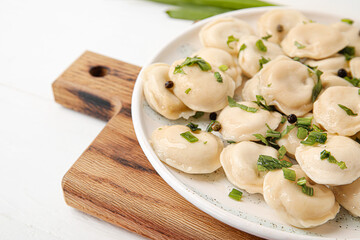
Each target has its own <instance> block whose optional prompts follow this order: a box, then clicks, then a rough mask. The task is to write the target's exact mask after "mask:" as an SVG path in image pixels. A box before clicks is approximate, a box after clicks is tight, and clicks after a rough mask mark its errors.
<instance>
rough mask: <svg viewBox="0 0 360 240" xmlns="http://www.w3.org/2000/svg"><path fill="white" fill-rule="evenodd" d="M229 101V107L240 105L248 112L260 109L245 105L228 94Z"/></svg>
mask: <svg viewBox="0 0 360 240" xmlns="http://www.w3.org/2000/svg"><path fill="white" fill-rule="evenodd" d="M228 102H229V107H238V108H240V109H242V110H244V111H247V112H251V113H256V112H257V111H258V109H257V108H253V107H248V106H245V105H243V104H239V103H237V102H236V101H235V100H234V99H233V98H232V97H230V96H228Z"/></svg>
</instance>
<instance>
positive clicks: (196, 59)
mask: <svg viewBox="0 0 360 240" xmlns="http://www.w3.org/2000/svg"><path fill="white" fill-rule="evenodd" d="M194 64H197V65H198V66H199V67H200V69H201V70H202V71H209V70H211V65H210V64H209V63H208V62H206V61H205V60H204V59H202V58H201V57H198V56H195V57H193V58H191V57H187V58H186V59H185V61H184V62H183V63H181V64H180V65H177V66H176V67H175V70H174V74H176V73H182V74H185V72H184V70H183V69H182V68H183V67H185V66H192V65H194Z"/></svg>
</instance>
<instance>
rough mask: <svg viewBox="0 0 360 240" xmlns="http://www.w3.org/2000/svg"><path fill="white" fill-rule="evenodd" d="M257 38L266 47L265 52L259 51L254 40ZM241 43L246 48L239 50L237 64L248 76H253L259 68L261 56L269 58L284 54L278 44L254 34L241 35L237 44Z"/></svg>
mask: <svg viewBox="0 0 360 240" xmlns="http://www.w3.org/2000/svg"><path fill="white" fill-rule="evenodd" d="M259 40H260V41H262V42H263V44H264V46H265V47H266V52H264V51H261V50H260V49H259V48H258V47H257V46H256V42H257V41H259ZM243 44H244V46H246V48H245V49H244V50H241V51H240V52H239V64H240V67H241V69H242V71H243V72H244V74H245V75H246V76H248V77H252V76H254V75H255V74H256V73H257V72H258V71H259V70H260V63H259V60H260V59H261V58H262V57H263V58H266V59H270V60H271V59H275V58H276V57H277V56H279V55H284V53H283V51H282V50H281V48H280V46H279V45H277V44H275V43H272V42H268V41H266V40H262V39H261V38H259V37H256V36H245V37H242V38H241V39H240V41H239V46H242V45H243Z"/></svg>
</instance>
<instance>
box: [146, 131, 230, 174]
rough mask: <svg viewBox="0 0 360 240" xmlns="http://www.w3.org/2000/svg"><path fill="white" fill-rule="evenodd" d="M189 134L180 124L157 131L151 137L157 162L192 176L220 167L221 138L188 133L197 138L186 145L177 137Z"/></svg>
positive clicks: (181, 138)
mask: <svg viewBox="0 0 360 240" xmlns="http://www.w3.org/2000/svg"><path fill="white" fill-rule="evenodd" d="M186 132H190V129H189V128H188V127H186V126H182V125H173V126H163V127H160V128H157V129H156V130H155V131H154V132H153V133H152V136H151V144H152V146H153V148H154V151H155V153H156V155H157V156H158V157H159V159H160V160H161V161H163V162H165V163H166V164H168V165H170V166H171V167H174V168H176V169H178V170H180V171H183V172H186V173H192V174H203V173H211V172H213V171H215V170H216V169H218V168H219V167H221V164H220V153H221V151H222V150H223V147H224V146H223V143H222V141H221V139H220V138H219V137H217V136H215V135H213V134H211V133H208V132H203V131H199V132H190V133H191V134H192V135H193V136H194V137H196V138H197V139H198V141H196V142H189V141H188V140H187V139H185V138H184V137H182V136H181V135H180V134H183V133H186Z"/></svg>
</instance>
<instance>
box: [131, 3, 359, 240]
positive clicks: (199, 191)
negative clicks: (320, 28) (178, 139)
mask: <svg viewBox="0 0 360 240" xmlns="http://www.w3.org/2000/svg"><path fill="white" fill-rule="evenodd" d="M269 9H271V8H268V7H267V8H256V9H246V10H239V11H234V12H230V13H225V14H222V15H219V16H216V17H213V18H210V19H207V20H204V21H200V22H198V23H196V24H194V25H193V26H191V27H190V28H189V29H187V30H186V31H184V32H183V33H182V34H181V35H179V36H178V37H177V38H175V39H173V40H172V41H170V42H169V43H168V44H167V45H166V46H164V48H163V49H160V50H159V52H158V53H157V54H156V55H155V57H154V58H153V59H151V60H150V61H149V62H148V64H146V65H145V66H144V68H145V67H146V66H148V65H149V64H151V63H155V62H164V63H168V64H171V63H172V62H173V61H175V60H177V59H180V58H185V57H187V56H189V55H190V54H192V53H193V52H195V51H196V50H198V49H200V48H201V45H200V41H199V39H198V33H199V31H200V28H201V27H202V26H203V25H204V24H205V23H207V22H208V21H211V20H213V19H214V18H218V17H229V16H231V17H236V18H240V19H242V20H245V21H246V22H248V23H250V24H251V25H252V26H253V27H254V28H255V29H256V20H257V19H258V18H259V17H260V16H261V14H263V13H264V12H266V11H268V10H269ZM302 12H303V13H304V14H305V15H306V16H307V17H308V18H309V19H311V20H314V21H316V22H319V23H325V24H330V23H333V22H337V21H340V19H341V18H342V17H341V16H334V15H329V14H326V13H320V12H312V11H302ZM343 17H346V16H343ZM139 76H140V77H138V79H137V81H136V84H135V88H134V93H133V97H132V117H133V123H134V127H135V133H136V136H137V138H138V141H139V143H140V146H141V147H142V149H143V151H144V153H145V155H146V156H147V158H148V159H149V161H150V162H151V164H152V165H153V167H154V168H155V169H156V171H157V172H158V173H159V174H160V176H161V177H162V178H163V179H164V180H165V181H166V182H167V183H168V184H169V185H170V186H171V187H172V188H173V189H175V190H176V191H177V192H178V193H179V194H180V195H182V196H183V197H184V198H186V199H187V200H188V201H190V202H191V203H192V204H194V205H195V206H196V207H198V208H199V209H201V210H202V211H204V212H206V213H208V214H210V215H211V216H213V217H214V218H217V219H218V220H220V221H222V222H224V223H226V224H228V225H231V226H233V227H235V228H238V229H240V230H243V231H246V232H248V233H251V234H254V235H257V236H260V237H263V238H270V239H317V238H321V239H324V238H325V239H333V238H337V239H339V238H341V239H343V238H346V239H351V238H357V239H359V238H360V218H354V217H352V216H350V215H349V214H348V212H347V211H346V210H344V209H342V210H341V211H340V213H338V215H337V217H336V219H334V220H331V221H329V222H327V223H326V224H324V225H322V226H320V227H316V228H313V229H309V230H303V229H298V228H294V227H291V226H289V225H287V224H286V223H284V222H283V221H281V220H280V218H278V217H277V215H276V213H275V211H273V210H272V209H270V208H269V207H268V206H267V205H266V204H265V202H264V199H263V197H262V195H260V194H254V195H249V194H247V193H246V192H244V195H243V198H242V200H241V201H240V202H237V201H234V200H232V199H230V198H229V197H228V193H229V192H230V191H231V189H232V188H233V185H231V184H230V183H229V182H228V181H227V179H226V177H225V174H224V172H223V170H222V169H220V170H217V171H216V172H215V173H212V174H206V175H189V174H185V173H182V172H180V171H178V170H175V169H174V168H171V167H169V166H167V165H166V164H164V163H162V162H161V161H160V160H159V159H158V157H157V156H156V154H155V153H154V151H153V149H152V147H151V145H150V143H149V141H148V139H150V136H151V133H152V131H153V130H154V129H156V128H157V127H160V126H163V125H174V124H186V123H187V122H188V121H185V120H177V121H169V120H167V119H165V118H164V117H162V116H160V115H159V114H157V113H155V112H154V111H153V110H152V109H151V108H150V107H149V106H148V105H147V103H146V101H145V99H144V96H143V89H142V79H141V73H140V74H139ZM191 121H192V122H199V123H200V125H202V128H203V127H204V126H205V124H207V123H208V122H209V120H208V117H207V116H204V117H203V118H202V120H200V121H196V120H194V119H191ZM203 129H204V128H203Z"/></svg>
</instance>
